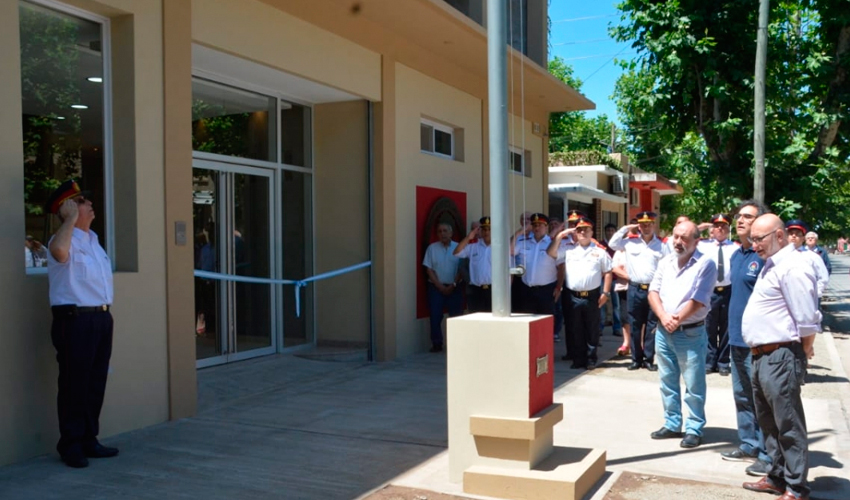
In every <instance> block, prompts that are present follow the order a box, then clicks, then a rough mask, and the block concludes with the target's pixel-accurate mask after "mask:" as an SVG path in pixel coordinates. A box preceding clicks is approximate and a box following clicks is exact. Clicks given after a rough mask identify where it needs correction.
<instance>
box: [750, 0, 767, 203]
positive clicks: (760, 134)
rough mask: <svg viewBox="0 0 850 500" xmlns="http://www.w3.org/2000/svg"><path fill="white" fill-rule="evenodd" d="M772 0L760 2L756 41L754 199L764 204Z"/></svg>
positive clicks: (761, 0) (760, 0)
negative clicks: (768, 34) (765, 131)
mask: <svg viewBox="0 0 850 500" xmlns="http://www.w3.org/2000/svg"><path fill="white" fill-rule="evenodd" d="M769 14H770V0H759V21H758V30H757V39H756V93H755V108H756V109H755V120H754V130H753V132H754V133H753V156H754V157H755V160H756V168H755V175H754V176H753V198H755V199H756V200H758V201H760V202H762V203H764V121H765V116H764V95H765V84H764V80H765V73H766V68H767V21H768V16H769Z"/></svg>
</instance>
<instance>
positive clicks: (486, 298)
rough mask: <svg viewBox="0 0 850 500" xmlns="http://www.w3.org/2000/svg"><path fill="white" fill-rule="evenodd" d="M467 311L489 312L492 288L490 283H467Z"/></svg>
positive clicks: (491, 306)
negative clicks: (479, 284)
mask: <svg viewBox="0 0 850 500" xmlns="http://www.w3.org/2000/svg"><path fill="white" fill-rule="evenodd" d="M467 306H468V309H469V312H490V311H491V310H492V309H493V289H492V287H491V285H483V286H476V285H473V284H470V285H469V303H468V304H467Z"/></svg>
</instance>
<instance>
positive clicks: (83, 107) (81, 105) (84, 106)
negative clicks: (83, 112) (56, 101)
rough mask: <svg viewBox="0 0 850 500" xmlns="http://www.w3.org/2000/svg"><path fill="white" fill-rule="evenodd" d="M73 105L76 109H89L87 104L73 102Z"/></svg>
mask: <svg viewBox="0 0 850 500" xmlns="http://www.w3.org/2000/svg"><path fill="white" fill-rule="evenodd" d="M71 107H72V108H74V109H89V107H88V106H86V105H85V104H71Z"/></svg>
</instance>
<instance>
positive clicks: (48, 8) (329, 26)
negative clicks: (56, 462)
mask: <svg viewBox="0 0 850 500" xmlns="http://www.w3.org/2000/svg"><path fill="white" fill-rule="evenodd" d="M512 5H513V7H512V10H511V12H512V17H511V19H512V22H511V35H510V37H509V40H510V41H511V45H512V46H513V47H512V48H510V49H509V53H510V64H511V66H512V69H511V71H510V74H509V78H510V85H511V87H510V88H511V95H510V98H509V99H510V100H512V102H513V104H511V105H510V106H509V111H510V113H511V114H510V123H511V126H510V149H511V158H512V164H511V165H510V166H506V168H509V169H511V170H512V174H511V176H510V178H511V184H512V187H511V196H512V200H511V201H510V203H512V205H513V206H514V207H515V208H516V210H520V209H528V210H534V211H538V210H543V209H544V208H545V203H546V200H547V196H548V180H547V177H548V173H547V170H546V168H545V166H546V165H548V159H547V140H546V126H547V123H548V116H549V113H550V112H555V111H569V110H578V109H589V108H591V107H592V106H593V105H592V103H590V102H589V101H587V100H586V99H585V98H584V97H582V96H581V95H580V94H578V93H577V92H575V91H574V90H573V89H571V88H569V87H567V86H565V85H563V84H562V83H561V82H559V81H557V80H556V79H554V78H553V77H551V76H550V75H549V74H548V73H547V71H546V61H547V54H546V46H547V41H546V36H547V19H546V6H547V4H546V2H545V0H521V1H520V0H515V1H514V2H513V4H512ZM514 14H515V15H514ZM485 24H486V12H485V9H484V1H483V0H468V1H443V0H406V1H405V2H396V1H389V0H362V1H359V2H352V1H349V0H312V1H310V2H303V1H300V0H262V1H261V0H240V1H238V2H237V1H234V0H67V1H65V2H59V1H54V0H21V1H14V0H7V1H4V2H2V3H0V38H2V40H3V42H5V43H3V44H2V45H0V47H2V48H0V51H2V54H0V55H1V56H2V57H0V61H2V62H1V63H0V64H2V71H0V85H2V88H4V89H5V90H6V91H5V92H4V93H3V94H2V96H0V100H2V103H3V105H4V109H5V110H6V112H4V113H3V114H2V116H0V161H2V163H3V166H4V168H3V169H2V171H0V172H2V173H0V176H2V183H0V184H2V186H3V189H4V190H5V191H4V192H5V193H6V195H5V196H4V197H3V200H2V201H0V203H2V206H3V208H4V212H5V214H6V215H5V218H4V221H5V225H4V227H5V229H6V230H5V231H4V236H3V238H2V241H1V242H0V262H2V264H0V276H2V278H4V279H5V282H6V283H14V284H15V285H14V286H12V287H9V288H7V291H6V292H5V295H6V296H5V297H4V298H3V300H2V301H0V313H2V315H3V318H4V328H3V330H2V333H0V337H2V338H3V339H4V341H5V348H4V349H3V350H2V354H0V373H2V376H0V380H4V381H5V382H4V383H2V384H0V397H2V398H3V399H4V400H5V401H7V402H9V403H10V404H5V405H3V407H2V408H0V443H3V446H2V447H0V464H5V463H10V462H14V461H18V460H22V459H24V458H27V457H30V456H34V455H37V454H41V453H45V452H48V451H50V450H52V449H53V445H54V443H55V440H56V438H57V436H58V430H57V429H56V427H57V426H56V415H55V394H56V375H57V368H56V363H55V359H54V351H53V347H52V345H51V343H50V335H49V330H50V321H51V318H50V313H49V311H50V309H49V303H48V298H47V289H48V283H47V275H46V272H45V269H44V268H42V267H41V266H40V265H39V264H40V260H38V259H24V260H22V259H21V258H20V244H21V239H22V238H24V237H25V236H31V237H32V238H29V239H25V255H27V252H31V251H32V248H31V241H32V240H37V241H41V242H42V243H44V244H46V243H47V241H48V239H49V235H50V234H51V233H52V231H53V230H55V228H56V225H55V224H56V221H53V220H51V219H49V218H46V217H45V216H44V215H43V208H42V206H43V203H44V201H45V200H46V197H47V195H48V194H49V192H50V190H51V189H52V188H54V187H55V186H56V185H58V183H59V182H61V181H63V180H65V179H67V178H71V177H75V178H78V179H79V180H80V182H81V184H82V186H83V189H86V190H89V191H91V199H92V200H93V202H94V207H95V210H96V213H97V219H96V223H95V224H94V226H93V229H94V230H95V231H96V232H97V233H98V235H99V236H100V238H101V243H102V245H103V246H104V248H106V249H107V252H108V253H109V255H110V257H111V258H112V261H113V265H114V282H115V303H114V304H113V309H112V311H113V315H114V317H115V324H116V329H115V340H114V347H113V354H112V361H111V368H110V379H109V384H108V388H107V395H106V403H105V406H104V410H103V416H102V419H101V422H102V426H101V433H102V435H104V436H107V435H110V434H115V433H119V432H124V431H127V430H131V429H136V428H140V427H145V426H149V425H152V424H156V423H159V422H163V421H166V420H169V419H176V418H182V417H186V416H190V415H193V414H194V413H195V409H196V403H197V383H196V372H197V370H198V369H199V368H203V367H206V366H210V365H215V364H221V363H228V362H233V361H238V360H241V359H246V358H251V357H255V356H260V355H267V354H272V353H282V352H294V351H296V350H299V349H313V348H315V347H316V346H322V345H342V346H353V347H355V348H362V349H364V351H366V352H368V353H369V354H370V355H371V358H372V359H375V360H378V361H381V360H390V359H393V358H395V357H398V356H403V355H406V354H409V353H413V352H417V351H420V350H423V349H424V348H427V346H428V345H429V344H428V334H427V331H428V327H427V319H426V318H422V317H419V315H418V314H417V302H418V300H419V296H420V295H421V292H422V291H420V290H419V289H418V287H420V286H421V285H420V275H421V273H422V269H421V265H420V264H421V259H420V260H419V261H418V260H417V254H418V249H417V246H421V244H422V241H423V239H427V236H428V235H427V234H422V233H420V234H417V230H416V227H417V220H418V218H419V217H421V214H422V212H423V211H427V210H428V209H429V206H428V205H427V204H426V203H425V196H426V195H427V196H431V197H433V196H435V193H436V195H439V197H440V199H453V200H462V202H461V203H458V204H457V207H456V208H457V209H458V211H459V213H460V218H461V219H462V220H463V221H464V223H465V224H467V225H468V221H470V220H475V219H477V218H479V217H480V216H482V215H484V214H487V213H489V206H490V200H489V174H488V172H489V170H488V140H487V133H488V128H487V123H488V116H487V100H486V99H487V95H486V93H487V61H486V42H487V40H486V31H485V28H484V25H485ZM22 159H23V161H22ZM417 197H418V198H417ZM429 199H430V198H429ZM462 236H463V234H460V235H457V236H456V238H458V239H459V238H460V237H462ZM362 262H371V267H367V268H361V269H358V270H356V271H353V272H349V273H346V274H343V275H340V276H336V277H334V278H330V279H327V280H321V281H315V282H310V283H306V284H304V285H305V286H303V287H302V286H299V287H294V286H292V285H291V283H290V282H292V281H297V280H302V279H305V278H310V277H311V276H315V275H318V274H322V273H326V272H332V271H335V270H338V269H341V268H345V267H347V266H351V265H354V264H358V263H362ZM29 263H31V264H29ZM200 271H207V272H214V273H224V274H227V275H230V276H236V277H240V278H243V277H244V278H261V279H277V280H288V281H287V282H286V283H284V284H267V283H266V284H263V283H259V284H252V283H241V282H234V281H220V280H216V279H206V278H199V277H195V272H200Z"/></svg>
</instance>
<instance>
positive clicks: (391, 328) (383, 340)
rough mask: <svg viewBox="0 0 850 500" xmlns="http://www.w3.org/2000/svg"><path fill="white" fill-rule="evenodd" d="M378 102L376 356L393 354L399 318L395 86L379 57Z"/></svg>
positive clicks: (388, 61) (389, 65) (390, 63)
mask: <svg viewBox="0 0 850 500" xmlns="http://www.w3.org/2000/svg"><path fill="white" fill-rule="evenodd" d="M381 73H382V75H381V102H377V103H375V106H374V117H373V118H374V125H375V126H374V132H373V133H374V153H375V167H374V179H373V182H374V186H375V187H374V190H373V193H374V198H375V200H374V206H375V221H374V230H375V234H374V235H373V238H375V245H374V248H375V254H374V255H373V257H372V268H373V272H374V276H375V279H374V284H375V306H374V307H375V343H376V346H375V358H376V360H378V361H389V360H392V359H395V357H396V332H397V331H398V328H397V327H398V318H397V313H396V310H397V308H398V301H397V300H396V295H397V289H398V281H397V280H398V278H397V275H396V259H395V256H396V251H397V245H396V238H397V236H398V235H397V230H396V212H397V210H396V204H397V200H396V86H395V83H396V82H395V60H394V59H393V58H392V57H389V56H387V55H384V56H382V60H381Z"/></svg>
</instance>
